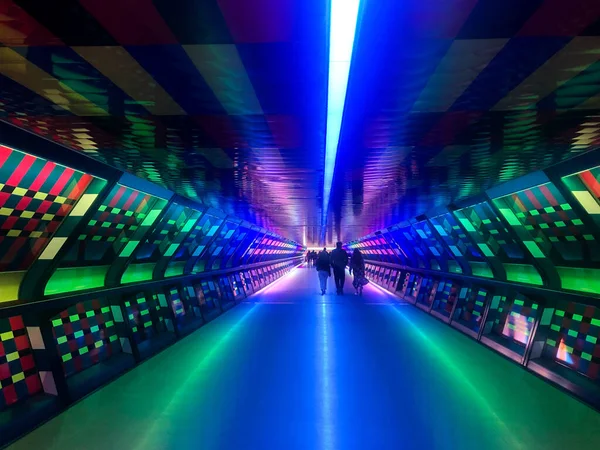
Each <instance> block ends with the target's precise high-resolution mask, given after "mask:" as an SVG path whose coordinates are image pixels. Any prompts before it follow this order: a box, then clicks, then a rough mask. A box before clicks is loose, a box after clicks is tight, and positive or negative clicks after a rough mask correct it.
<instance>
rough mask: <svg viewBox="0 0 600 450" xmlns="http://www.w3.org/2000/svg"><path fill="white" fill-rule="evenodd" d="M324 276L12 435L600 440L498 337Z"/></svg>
mask: <svg viewBox="0 0 600 450" xmlns="http://www.w3.org/2000/svg"><path fill="white" fill-rule="evenodd" d="M349 281H350V280H347V286H348V288H347V290H349V291H350V290H351V286H350V283H349ZM317 285H318V282H317V275H316V272H315V271H314V270H311V269H297V270H295V271H293V272H292V273H291V274H289V275H288V276H286V277H284V278H283V279H281V280H279V281H278V282H276V283H275V284H274V285H272V286H270V287H268V288H267V289H265V290H264V291H262V292H261V293H259V294H258V295H257V296H255V297H252V298H251V299H250V300H251V301H249V302H247V303H245V304H242V305H240V306H238V307H237V308H235V309H233V310H232V311H230V312H228V313H227V314H225V315H223V316H221V317H219V318H218V319H216V320H215V321H214V322H212V323H210V324H208V325H207V326H205V327H203V328H202V329H200V330H199V331H197V332H195V333H193V334H192V335H190V336H189V337H187V338H186V339H184V340H183V341H181V342H180V343H178V344H176V345H174V346H173V347H170V348H169V349H167V350H166V351H164V352H162V353H161V354H159V355H157V356H156V357H154V358H152V359H151V360H149V361H147V362H146V363H144V364H142V365H141V366H140V367H138V368H136V369H134V370H133V371H131V372H129V373H127V374H126V375H124V376H122V377H121V378H119V379H118V380H116V381H115V382H113V383H112V384H110V385H109V386H107V387H105V388H104V389H102V390H100V391H98V392H96V393H95V394H93V395H91V396H90V397H88V398H86V399H85V400H83V401H81V402H80V403H78V404H76V405H74V406H73V407H72V408H71V409H69V410H68V411H67V412H65V413H63V414H62V415H60V416H59V417H57V418H55V419H54V420H52V421H50V422H49V423H47V424H45V425H44V426H42V427H40V428H39V429H37V430H36V431H34V432H33V433H31V434H29V435H28V436H26V437H25V438H23V439H21V440H20V441H19V442H17V443H16V444H14V445H13V446H12V447H10V448H11V449H13V450H17V449H27V450H29V449H34V448H44V449H61V450H63V449H65V448H80V449H87V450H94V449H102V450H106V449H139V450H141V449H144V450H148V449H150V450H151V449H189V448H194V449H195V448H201V449H206V450H209V449H220V450H228V449H232V450H234V449H235V450H242V449H243V450H246V449H252V450H253V449H256V450H270V449H274V450H283V449H285V450H291V449H302V450H306V449H321V450H337V449H339V450H347V449H369V450H386V449H390V450H392V449H393V450H397V449H461V450H465V449H466V450H468V449H486V450H495V449H502V450H504V449H527V450H531V449H544V450H548V449H564V448H570V449H592V448H600V433H599V432H598V430H600V414H597V413H596V412H594V411H593V410H591V409H589V408H588V407H587V406H585V405H583V404H581V403H579V402H577V401H576V400H574V399H572V398H570V397H569V396H567V395H565V394H564V393H562V392H559V391H558V390H557V389H555V388H554V387H552V386H550V385H549V384H547V383H545V382H544V381H541V380H540V379H538V378H536V377H535V376H533V375H531V374H529V373H527V372H525V371H524V370H522V369H521V368H519V367H518V366H516V365H515V364H513V363H511V362H509V361H507V360H505V359H503V358H502V357H500V356H498V355H496V354H495V353H493V352H492V351H491V350H489V349H487V348H485V347H483V346H481V345H477V344H475V343H473V342H472V341H471V340H470V339H469V338H467V337H465V336H463V335H461V334H460V333H459V332H457V331H454V330H452V329H450V328H449V327H447V326H446V325H443V324H441V323H439V322H438V321H436V320H435V319H433V318H431V317H430V316H427V315H425V314H424V313H422V312H421V311H419V310H417V309H416V308H414V307H412V306H402V305H399V304H398V302H397V301H396V300H395V299H393V298H392V297H391V296H390V295H389V294H387V293H384V292H382V291H380V290H378V289H376V288H374V287H372V286H368V287H367V288H366V289H365V294H364V297H363V298H360V297H355V296H354V295H351V294H347V295H345V296H343V297H338V296H336V295H335V294H331V293H328V294H327V295H326V296H324V297H321V296H320V295H319V292H318V287H317ZM331 285H332V280H330V291H331V290H332V289H331Z"/></svg>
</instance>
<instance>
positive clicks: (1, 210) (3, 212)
mask: <svg viewBox="0 0 600 450" xmlns="http://www.w3.org/2000/svg"><path fill="white" fill-rule="evenodd" d="M13 211H14V209H11V208H0V216H10V215H11V214H12V212H13Z"/></svg>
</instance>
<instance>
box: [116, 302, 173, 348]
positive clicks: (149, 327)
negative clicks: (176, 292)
mask: <svg viewBox="0 0 600 450" xmlns="http://www.w3.org/2000/svg"><path fill="white" fill-rule="evenodd" d="M157 307H158V305H155V304H154V301H152V303H149V302H148V300H147V299H146V296H145V294H144V293H143V292H139V293H138V294H136V295H135V296H134V297H133V298H131V299H130V300H127V301H126V302H125V311H126V313H127V320H128V323H129V327H130V328H131V331H132V334H133V338H134V340H135V341H136V342H137V343H138V344H139V343H141V342H144V341H147V340H149V339H151V338H152V337H154V336H156V335H157V333H160V332H163V331H166V327H165V323H164V320H163V318H162V317H159V318H158V319H157V320H156V321H155V320H153V318H152V314H151V309H153V308H154V309H156V308H157Z"/></svg>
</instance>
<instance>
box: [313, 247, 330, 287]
mask: <svg viewBox="0 0 600 450" xmlns="http://www.w3.org/2000/svg"><path fill="white" fill-rule="evenodd" d="M315 267H316V268H317V274H318V275H319V283H320V286H321V295H325V292H326V291H327V278H329V277H330V276H331V264H330V262H329V253H327V249H325V248H324V249H323V251H322V252H320V253H319V256H318V257H317V260H316V261H315Z"/></svg>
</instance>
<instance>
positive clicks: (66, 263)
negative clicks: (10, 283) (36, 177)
mask: <svg viewBox="0 0 600 450" xmlns="http://www.w3.org/2000/svg"><path fill="white" fill-rule="evenodd" d="M166 204H167V201H166V200H164V199H162V198H159V197H155V196H153V195H150V194H146V193H144V192H141V191H138V190H136V189H132V188H129V187H127V186H123V185H120V184H117V185H116V186H115V187H114V188H113V189H112V191H111V192H110V194H109V195H108V197H107V198H106V199H105V200H104V201H103V203H102V205H101V206H100V207H99V208H98V210H97V211H96V212H95V213H94V216H93V217H92V218H91V219H90V220H89V222H88V223H87V225H86V227H85V229H84V230H83V232H82V233H81V234H80V235H79V236H78V238H77V242H76V243H75V244H74V245H73V246H72V247H71V248H70V249H69V252H68V253H67V254H66V256H65V257H64V258H63V260H62V261H61V268H59V269H58V271H57V272H60V271H61V270H63V269H62V268H63V267H67V268H72V267H76V268H77V267H81V266H100V267H103V268H104V270H103V271H99V272H98V275H97V276H96V278H93V279H92V278H90V279H89V280H87V279H85V278H86V275H87V272H86V271H81V273H78V271H77V270H75V271H73V270H69V271H68V272H69V276H68V277H60V275H57V273H55V274H54V276H53V277H52V278H51V279H50V281H49V283H48V286H47V287H46V294H56V293H60V292H68V291H74V290H80V289H85V288H87V287H100V286H99V285H98V283H99V281H100V280H99V279H98V278H102V276H103V274H106V273H107V272H108V267H109V266H110V265H111V264H113V263H114V262H115V260H116V259H117V258H127V257H129V256H131V254H132V253H133V252H134V251H135V250H136V248H137V247H138V246H139V244H140V240H141V237H142V236H143V235H144V233H145V232H146V231H147V230H148V229H149V228H150V227H151V226H152V225H154V222H155V221H156V219H157V218H158V216H159V215H160V213H161V212H162V210H163V209H164V207H165V206H166ZM69 278H76V279H77V282H76V283H75V282H74V283H72V284H69V282H68V280H69ZM58 279H60V283H58V282H57V280H58Z"/></svg>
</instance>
